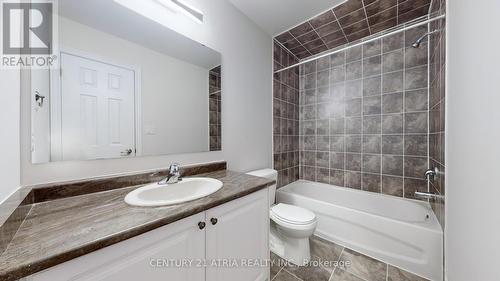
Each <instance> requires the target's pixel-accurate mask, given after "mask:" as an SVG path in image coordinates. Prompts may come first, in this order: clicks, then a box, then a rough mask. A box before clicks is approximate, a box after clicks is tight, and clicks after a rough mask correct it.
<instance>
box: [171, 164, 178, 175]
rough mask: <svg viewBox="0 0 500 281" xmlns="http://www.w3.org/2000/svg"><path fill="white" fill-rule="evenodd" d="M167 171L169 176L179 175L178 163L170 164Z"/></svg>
mask: <svg viewBox="0 0 500 281" xmlns="http://www.w3.org/2000/svg"><path fill="white" fill-rule="evenodd" d="M169 170H170V174H179V170H180V168H179V164H178V163H172V164H171V165H170V168H169Z"/></svg>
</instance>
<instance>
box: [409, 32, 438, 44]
mask: <svg viewBox="0 0 500 281" xmlns="http://www.w3.org/2000/svg"><path fill="white" fill-rule="evenodd" d="M439 31H440V30H437V29H436V30H434V31H431V32H427V33H425V34H424V35H422V36H420V37H419V38H418V39H417V40H415V42H414V43H413V44H411V46H412V47H413V48H419V47H420V44H422V41H424V39H425V37H427V36H429V35H431V34H434V33H436V32H439Z"/></svg>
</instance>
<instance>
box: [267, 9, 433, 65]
mask: <svg viewBox="0 0 500 281" xmlns="http://www.w3.org/2000/svg"><path fill="white" fill-rule="evenodd" d="M430 2H431V0H348V1H346V2H344V3H342V4H340V5H338V6H336V7H334V8H333V9H330V10H328V11H326V12H324V13H322V14H320V15H318V16H317V17H314V18H312V19H310V20H308V21H307V22H305V23H303V24H300V25H299V26H296V27H294V28H292V29H290V30H288V31H285V32H283V33H282V34H280V35H278V36H276V39H277V40H278V41H279V42H281V43H282V44H283V45H284V46H285V47H286V48H287V49H289V50H290V51H291V52H292V53H293V54H295V55H296V56H297V57H298V58H299V59H304V58H307V57H310V56H312V55H316V54H319V53H322V52H324V51H326V50H329V49H334V48H336V47H338V46H341V45H343V44H346V43H351V42H354V41H356V40H358V39H361V38H363V37H366V36H369V35H373V34H375V33H377V32H380V31H382V30H386V29H388V28H391V27H394V26H396V25H399V24H403V23H406V22H408V21H411V20H413V19H416V18H419V17H422V16H425V15H427V14H428V12H429V4H430Z"/></svg>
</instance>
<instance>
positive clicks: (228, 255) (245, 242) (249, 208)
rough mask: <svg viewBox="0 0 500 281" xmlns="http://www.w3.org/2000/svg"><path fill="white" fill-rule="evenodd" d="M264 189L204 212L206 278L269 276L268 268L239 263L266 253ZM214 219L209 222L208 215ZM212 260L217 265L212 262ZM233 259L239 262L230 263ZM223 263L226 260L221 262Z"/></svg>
mask: <svg viewBox="0 0 500 281" xmlns="http://www.w3.org/2000/svg"><path fill="white" fill-rule="evenodd" d="M268 200H269V199H268V191H267V189H264V190H261V191H259V192H256V193H253V194H251V195H249V196H246V197H243V198H241V199H237V200H235V201H232V202H229V203H227V204H224V205H222V206H219V207H216V208H213V209H211V210H208V211H207V212H206V219H207V233H206V241H207V242H206V244H207V245H206V247H207V250H206V251H207V253H206V254H207V265H208V267H207V271H206V273H207V279H206V280H207V281H234V280H238V281H255V280H266V279H268V278H269V276H268V275H269V268H268V267H265V266H263V267H259V266H244V264H243V266H242V263H244V262H249V261H262V262H264V261H265V260H266V259H268V257H269V203H268ZM212 218H213V219H217V222H216V223H215V224H212V222H211V221H210V220H211V219H212ZM212 261H213V262H215V263H217V266H210V265H212ZM233 262H237V263H238V265H239V266H236V267H234V264H233ZM224 263H226V264H224Z"/></svg>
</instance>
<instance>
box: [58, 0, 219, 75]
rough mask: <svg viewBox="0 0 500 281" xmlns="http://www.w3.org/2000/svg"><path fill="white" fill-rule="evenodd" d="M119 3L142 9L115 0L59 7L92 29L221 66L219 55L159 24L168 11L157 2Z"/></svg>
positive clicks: (73, 1) (63, 0)
mask: <svg viewBox="0 0 500 281" xmlns="http://www.w3.org/2000/svg"><path fill="white" fill-rule="evenodd" d="M119 2H123V3H124V4H127V3H130V5H133V4H135V5H139V6H130V7H128V6H127V7H125V6H123V5H120V4H118V3H117V1H113V0H85V1H81V0H60V1H59V2H58V3H59V13H60V15H62V16H63V17H65V18H68V19H71V20H73V21H76V22H79V23H81V24H84V25H86V26H89V27H91V28H94V29H97V30H99V31H102V32H105V33H108V34H111V35H114V36H116V37H120V38H122V39H125V40H127V41H130V42H133V43H136V44H138V45H141V46H143V47H145V48H148V49H151V50H154V51H157V52H159V53H163V54H165V55H167V56H170V57H174V58H177V59H180V60H182V61H186V62H189V63H192V64H195V65H198V66H201V67H204V68H207V69H211V68H213V67H214V66H216V65H219V64H220V60H221V55H220V54H219V53H218V52H216V51H214V50H212V49H210V48H208V47H206V46H204V45H202V44H201V43H198V42H196V41H194V40H191V39H189V38H187V37H185V36H183V35H181V34H179V33H177V32H175V31H173V30H171V29H170V28H167V27H165V26H164V25H162V24H160V23H159V21H158V20H156V18H164V17H165V15H167V16H168V15H169V14H168V13H169V11H168V10H165V9H164V8H163V7H162V6H158V5H156V3H154V1H135V0H130V1H119ZM141 9H142V10H141ZM132 10H133V11H132ZM63 39H64V38H63ZM139 55H140V54H139Z"/></svg>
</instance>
